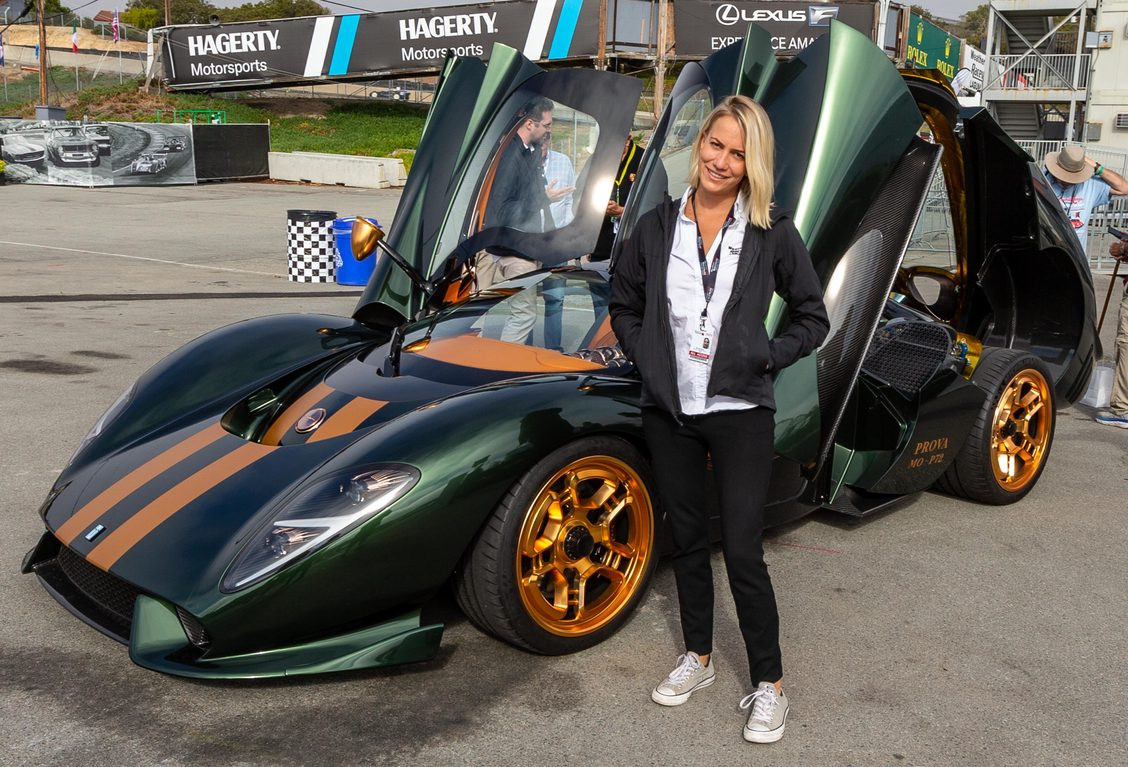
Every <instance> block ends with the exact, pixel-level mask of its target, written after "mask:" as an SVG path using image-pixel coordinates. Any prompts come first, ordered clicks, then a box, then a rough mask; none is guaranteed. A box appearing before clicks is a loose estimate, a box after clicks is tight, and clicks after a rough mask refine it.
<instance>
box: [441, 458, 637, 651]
mask: <svg viewBox="0 0 1128 767" xmlns="http://www.w3.org/2000/svg"><path fill="white" fill-rule="evenodd" d="M569 481H571V482H572V485H571V487H572V491H571V492H570V493H569V491H568V490H567V488H568V487H569ZM651 487H653V481H652V479H651V476H650V473H649V470H648V468H647V464H646V461H645V459H644V458H643V457H642V455H641V454H640V453H639V451H638V450H636V449H635V448H634V447H633V446H632V445H631V444H630V443H628V442H625V441H623V440H621V439H618V438H616V437H605V436H600V437H587V438H584V439H580V440H577V441H575V442H572V443H569V444H567V445H565V446H563V447H561V448H559V449H558V450H555V451H554V452H552V453H551V454H549V455H548V456H546V457H545V458H543V459H542V460H540V461H539V462H537V464H536V465H535V466H533V467H532V468H531V469H529V471H528V472H526V473H525V475H524V476H523V477H522V478H521V479H520V480H518V482H517V483H516V484H515V485H513V487H512V488H511V489H510V491H509V493H507V494H506V496H505V499H504V500H503V501H502V502H501V504H500V505H499V506H498V508H497V510H496V511H494V513H493V514H492V515H491V516H490V518H489V519H488V520H487V521H486V523H485V525H484V526H483V527H482V529H481V531H479V533H478V535H477V537H476V538H475V540H474V543H473V544H472V545H471V547H470V550H469V552H468V553H467V555H466V556H465V558H464V559H463V562H462V565H461V567H460V568H459V572H458V573H457V574H456V576H455V584H454V594H455V598H456V600H457V602H458V604H459V607H461V608H462V611H463V612H464V613H466V616H467V617H468V618H469V619H470V620H471V621H472V622H473V623H474V624H475V625H476V626H478V627H479V628H481V629H482V630H483V631H485V632H487V633H489V634H492V635H494V636H495V637H497V638H499V639H501V640H503V641H505V642H508V643H510V644H512V645H515V646H517V647H520V648H523V649H525V650H529V651H531V652H536V653H541V654H544V655H561V654H564V653H570V652H576V651H578V650H583V649H585V648H587V647H591V646H592V645H595V644H598V643H599V642H601V641H603V640H604V639H606V638H607V637H609V636H610V635H611V634H613V633H614V632H615V631H616V630H617V629H618V628H619V627H620V626H621V625H622V624H623V623H624V622H625V621H626V620H627V618H628V617H629V616H630V614H631V612H632V611H633V610H634V608H635V607H636V606H637V604H638V602H639V601H640V600H641V599H642V597H643V595H644V594H645V593H646V588H647V586H648V584H649V581H650V576H651V574H652V573H653V571H654V563H655V561H656V560H657V551H658V547H657V545H656V540H657V523H658V515H657V512H656V510H655V505H654V501H653V499H652V497H651V492H650V489H649V488H651ZM558 498H562V499H563V500H559V501H557V500H555V499H558ZM569 498H571V499H573V500H568V499H569ZM601 498H602V499H603V502H602V503H600V504H598V505H592V504H595V503H596V501H598V500H599V499H601ZM589 502H590V503H589ZM553 503H556V508H557V511H556V512H555V514H556V516H554V515H553V514H554V513H553V512H552V504H553ZM616 508H618V509H619V511H618V512H612V509H616ZM605 540H611V541H612V543H611V544H609V545H608V547H606V548H605V547H604V542H605ZM530 542H531V544H532V545H530ZM538 547H539V548H538ZM533 550H535V552H536V553H535V554H533V555H532V556H527V555H526V552H530V551H533ZM625 552H633V556H626V555H625ZM538 571H540V572H538ZM519 572H520V573H521V575H520V576H519ZM585 573H586V576H585V575H584V574H585ZM615 573H619V575H616V574H615ZM620 577H621V581H619V580H618V579H619V578H620ZM617 581H618V582H617ZM554 584H555V588H554V587H553V585H554ZM561 589H563V590H564V599H563V602H564V603H565V604H566V607H564V608H563V611H562V612H561V611H560V610H561V608H560V607H559V605H560V604H561V602H562V600H561ZM554 605H555V606H554Z"/></svg>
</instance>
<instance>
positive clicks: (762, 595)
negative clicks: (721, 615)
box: [642, 408, 783, 685]
mask: <svg viewBox="0 0 1128 767" xmlns="http://www.w3.org/2000/svg"><path fill="white" fill-rule="evenodd" d="M642 425H643V429H644V430H645V432H646V442H647V445H648V446H649V447H650V453H651V456H652V458H653V463H654V473H655V476H656V477H657V484H658V491H659V493H660V495H661V500H662V504H663V507H664V508H665V510H666V515H667V521H668V523H669V527H670V532H671V535H672V538H673V543H674V574H675V576H676V578H677V585H678V602H679V603H680V604H681V624H682V634H683V636H684V638H685V647H686V649H687V650H692V651H693V652H696V653H697V654H699V655H704V654H706V653H711V652H712V651H713V570H712V566H711V565H710V562H709V537H708V536H709V526H708V519H707V513H708V512H707V509H706V507H705V476H706V459H707V456H712V459H713V476H714V479H715V481H716V485H717V491H718V494H719V496H720V507H721V531H722V536H723V548H724V554H725V568H726V569H727V570H728V577H729V586H730V587H731V589H732V597H733V600H734V601H735V602H736V614H737V618H738V619H739V621H740V631H741V633H742V634H743V635H744V645H745V648H746V649H747V651H748V670H749V672H750V674H751V677H752V684H754V685H755V684H759V683H760V682H775V681H777V680H779V679H781V678H782V677H783V662H782V660H781V657H780V650H779V613H778V611H777V609H776V601H775V592H773V591H772V581H771V578H770V577H769V576H768V566H767V565H766V564H765V563H764V546H763V531H764V501H765V499H766V497H767V491H768V480H769V477H770V472H771V466H772V454H773V452H774V444H773V431H774V413H773V412H772V411H771V410H768V409H766V408H753V409H751V410H732V411H726V412H719V413H711V414H708V415H703V416H682V423H681V424H679V423H678V422H677V421H675V420H674V419H673V417H671V416H670V415H669V414H668V413H665V412H663V411H661V410H657V409H655V408H645V409H644V410H643V413H642Z"/></svg>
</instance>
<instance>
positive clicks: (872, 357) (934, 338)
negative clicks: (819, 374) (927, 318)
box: [862, 320, 954, 397]
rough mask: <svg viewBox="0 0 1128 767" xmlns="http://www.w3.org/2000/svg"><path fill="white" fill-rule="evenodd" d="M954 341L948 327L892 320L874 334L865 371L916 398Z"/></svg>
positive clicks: (945, 356)
mask: <svg viewBox="0 0 1128 767" xmlns="http://www.w3.org/2000/svg"><path fill="white" fill-rule="evenodd" d="M953 341H954V337H953V335H952V331H951V329H950V328H948V327H947V326H945V325H939V324H937V323H935V322H917V321H914V320H891V321H890V322H888V323H886V324H885V326H884V327H881V328H878V331H877V333H875V334H874V337H873V344H872V345H871V346H870V348H869V352H868V353H867V354H866V360H865V362H864V363H863V364H862V370H864V371H865V372H866V373H868V374H869V375H870V376H872V377H873V378H876V379H877V380H878V381H881V382H882V383H884V384H887V385H889V386H892V387H893V388H894V389H897V390H898V391H899V392H901V393H902V394H904V395H905V396H907V397H913V396H916V394H917V392H919V391H920V390H921V388H922V387H923V386H924V385H925V384H926V383H928V382H929V381H930V380H931V379H932V377H933V376H934V375H935V374H936V371H937V370H938V369H939V368H940V366H941V365H943V364H944V362H945V361H946V360H947V359H948V351H949V350H950V349H951V348H952V343H953Z"/></svg>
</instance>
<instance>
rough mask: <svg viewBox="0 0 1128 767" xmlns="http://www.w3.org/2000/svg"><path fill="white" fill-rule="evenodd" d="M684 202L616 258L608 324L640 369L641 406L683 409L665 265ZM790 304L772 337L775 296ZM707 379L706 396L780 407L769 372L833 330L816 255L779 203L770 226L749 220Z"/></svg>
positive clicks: (639, 230)
mask: <svg viewBox="0 0 1128 767" xmlns="http://www.w3.org/2000/svg"><path fill="white" fill-rule="evenodd" d="M679 204H680V203H679V202H678V201H674V200H669V201H667V202H666V203H664V204H663V205H660V206H659V207H658V208H657V209H655V210H653V211H651V212H650V213H647V214H646V215H645V216H643V217H642V219H641V220H640V221H639V223H638V226H637V227H636V228H635V231H634V233H633V234H632V236H631V238H630V240H629V241H627V242H626V243H625V244H624V247H623V250H622V253H621V254H620V256H619V259H618V261H617V262H616V263H615V271H614V278H613V279H612V281H611V303H610V309H611V326H612V328H613V329H614V331H615V335H616V337H617V338H618V339H619V344H620V346H622V347H623V351H624V352H625V353H626V355H627V356H628V357H629V358H630V359H631V360H633V361H634V363H635V365H636V366H637V367H638V370H639V373H640V374H641V375H642V404H643V405H644V406H647V405H649V406H656V407H660V408H662V409H663V410H665V411H667V412H669V413H672V414H674V415H678V414H679V413H680V412H681V407H680V403H679V399H678V391H677V369H676V367H675V363H674V343H673V333H672V331H671V330H670V319H669V310H668V308H667V304H668V299H667V292H666V267H667V265H668V264H669V260H670V250H671V248H672V247H673V242H674V229H675V227H676V224H677V216H678V208H679ZM773 292H775V293H778V294H779V295H780V296H782V297H783V299H784V300H785V301H787V305H788V308H789V316H790V319H791V323H790V324H789V325H788V326H787V327H786V328H785V329H784V331H783V332H782V333H780V334H779V335H778V336H776V337H775V338H774V339H771V340H769V339H768V334H767V331H766V330H765V329H764V318H765V316H766V315H767V312H768V307H769V305H770V303H771V296H772V293H773ZM721 316H722V319H721V329H720V334H719V336H718V338H717V344H716V347H715V350H714V357H713V367H712V371H711V372H710V375H709V386H708V388H707V389H706V392H707V394H708V395H709V396H711V397H712V396H715V395H718V394H720V395H725V396H728V397H737V398H740V399H743V400H745V401H747V402H751V403H754V404H756V405H759V406H761V407H767V408H771V409H773V410H774V409H775V398H774V397H773V394H772V379H771V376H770V373H771V371H773V370H780V369H782V368H785V367H787V366H788V365H790V364H792V363H793V362H795V361H796V360H798V359H800V358H801V357H804V356H806V355H807V354H809V353H810V352H811V350H813V349H814V348H815V347H816V346H818V345H819V344H820V343H822V340H823V339H824V338H825V337H826V334H827V332H828V330H829V329H830V323H829V322H828V320H827V315H826V307H825V306H823V301H822V289H821V287H820V285H819V280H818V277H817V276H816V275H815V270H814V267H812V266H811V257H810V255H809V254H808V253H807V248H806V246H804V244H803V240H802V239H800V237H799V232H798V231H796V229H795V225H794V224H793V223H792V221H791V218H790V217H789V216H788V215H787V214H785V213H781V212H777V211H775V209H773V213H772V226H771V228H770V229H767V230H764V229H760V228H759V227H756V226H753V225H752V224H748V225H747V226H746V227H745V230H744V250H743V252H742V253H741V255H740V263H739V266H738V267H737V272H736V277H735V279H734V281H733V286H732V295H731V297H730V298H729V301H728V303H727V304H726V305H725V309H724V312H723V313H722V315H721Z"/></svg>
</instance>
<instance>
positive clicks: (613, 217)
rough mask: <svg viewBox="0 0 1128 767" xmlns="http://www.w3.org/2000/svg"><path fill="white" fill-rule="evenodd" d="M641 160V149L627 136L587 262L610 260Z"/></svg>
mask: <svg viewBox="0 0 1128 767" xmlns="http://www.w3.org/2000/svg"><path fill="white" fill-rule="evenodd" d="M641 159H642V147H640V146H639V145H638V144H636V143H635V141H634V139H632V138H631V137H630V136H629V135H628V136H627V143H626V144H625V145H624V146H623V154H622V157H620V158H619V169H618V170H617V171H615V187H614V188H613V189H612V190H611V199H610V200H608V201H607V217H606V218H605V219H604V220H603V228H601V229H600V230H599V239H598V240H596V242H595V249H594V250H592V252H591V256H589V260H591V261H606V260H607V259H609V258H611V246H612V245H613V244H614V243H615V235H616V234H618V233H619V219H620V218H621V217H622V215H623V206H624V205H626V204H627V197H628V196H629V195H630V193H631V187H633V186H634V180H635V175H637V174H638V163H639V160H641Z"/></svg>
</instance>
